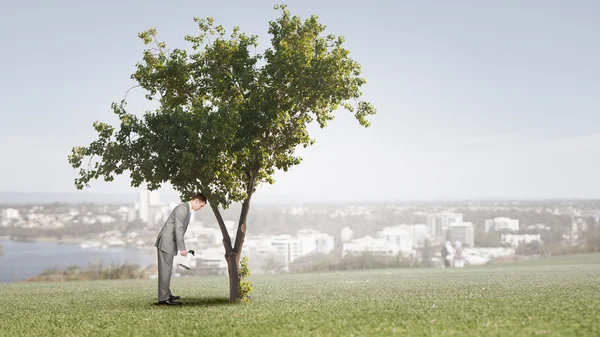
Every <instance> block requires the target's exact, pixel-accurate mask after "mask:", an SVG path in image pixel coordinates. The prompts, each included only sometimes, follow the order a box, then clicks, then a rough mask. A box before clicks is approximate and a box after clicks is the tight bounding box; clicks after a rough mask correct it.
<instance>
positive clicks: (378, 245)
mask: <svg viewBox="0 0 600 337" xmlns="http://www.w3.org/2000/svg"><path fill="white" fill-rule="evenodd" d="M365 252H370V253H376V254H382V255H397V254H398V253H399V252H400V250H399V249H398V245H396V244H395V243H391V242H389V241H387V240H385V239H381V238H377V239H376V238H373V237H371V236H365V237H362V238H358V239H354V240H352V241H350V242H346V243H344V244H343V246H342V256H347V255H349V254H356V253H358V254H362V253H365Z"/></svg>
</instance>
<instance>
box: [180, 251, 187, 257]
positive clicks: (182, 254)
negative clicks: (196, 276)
mask: <svg viewBox="0 0 600 337" xmlns="http://www.w3.org/2000/svg"><path fill="white" fill-rule="evenodd" d="M179 254H181V256H186V255H187V250H181V251H179Z"/></svg>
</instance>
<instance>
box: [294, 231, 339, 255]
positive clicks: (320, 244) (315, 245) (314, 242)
mask: <svg viewBox="0 0 600 337" xmlns="http://www.w3.org/2000/svg"><path fill="white" fill-rule="evenodd" d="M296 237H297V238H298V240H300V242H301V244H302V256H306V255H309V254H329V253H330V252H331V251H332V250H333V248H334V241H335V238H334V237H333V236H331V235H328V234H326V233H321V232H319V231H316V230H313V229H302V230H299V231H298V233H297V234H296Z"/></svg>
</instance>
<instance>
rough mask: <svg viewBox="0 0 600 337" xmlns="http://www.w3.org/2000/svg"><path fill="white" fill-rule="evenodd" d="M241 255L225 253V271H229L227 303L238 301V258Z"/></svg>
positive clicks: (231, 251)
mask: <svg viewBox="0 0 600 337" xmlns="http://www.w3.org/2000/svg"><path fill="white" fill-rule="evenodd" d="M241 255H242V254H240V253H236V252H234V251H233V250H230V251H229V252H227V253H225V260H226V261H227V269H228V270H229V302H238V301H239V300H240V257H241Z"/></svg>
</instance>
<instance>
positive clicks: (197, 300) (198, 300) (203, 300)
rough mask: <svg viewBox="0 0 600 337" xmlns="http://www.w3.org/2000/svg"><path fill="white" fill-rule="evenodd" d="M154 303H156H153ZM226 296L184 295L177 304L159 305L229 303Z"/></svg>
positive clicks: (195, 305)
mask: <svg viewBox="0 0 600 337" xmlns="http://www.w3.org/2000/svg"><path fill="white" fill-rule="evenodd" d="M154 304H155V305H156V303H154ZM229 304H230V303H229V298H228V297H185V298H182V299H181V300H180V304H179V305H164V306H163V305H161V306H160V307H173V308H181V307H213V306H219V305H229Z"/></svg>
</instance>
